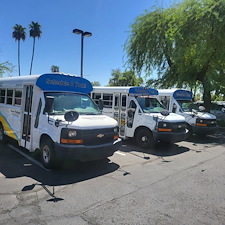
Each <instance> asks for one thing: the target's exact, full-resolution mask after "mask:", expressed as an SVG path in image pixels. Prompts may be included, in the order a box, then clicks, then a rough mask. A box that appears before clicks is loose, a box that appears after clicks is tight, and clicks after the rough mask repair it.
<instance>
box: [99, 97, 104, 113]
mask: <svg viewBox="0 0 225 225" xmlns="http://www.w3.org/2000/svg"><path fill="white" fill-rule="evenodd" d="M98 108H99V110H100V111H102V110H103V100H102V99H101V98H100V99H98Z"/></svg>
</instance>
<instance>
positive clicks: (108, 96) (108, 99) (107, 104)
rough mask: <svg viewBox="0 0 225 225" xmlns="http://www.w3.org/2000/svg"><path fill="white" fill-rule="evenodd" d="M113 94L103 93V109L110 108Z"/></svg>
mask: <svg viewBox="0 0 225 225" xmlns="http://www.w3.org/2000/svg"><path fill="white" fill-rule="evenodd" d="M112 103H113V94H108V93H103V105H104V107H105V108H112Z"/></svg>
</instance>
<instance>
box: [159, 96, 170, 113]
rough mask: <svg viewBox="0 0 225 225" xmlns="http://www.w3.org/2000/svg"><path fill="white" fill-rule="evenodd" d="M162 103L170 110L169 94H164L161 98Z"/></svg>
mask: <svg viewBox="0 0 225 225" xmlns="http://www.w3.org/2000/svg"><path fill="white" fill-rule="evenodd" d="M160 101H161V103H162V104H163V105H164V106H165V107H166V109H168V110H169V105H170V97H169V96H162V97H161V99H160Z"/></svg>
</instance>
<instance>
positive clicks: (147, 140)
mask: <svg viewBox="0 0 225 225" xmlns="http://www.w3.org/2000/svg"><path fill="white" fill-rule="evenodd" d="M135 141H136V143H137V145H138V146H140V147H142V148H151V147H153V146H154V140H153V135H152V132H151V131H150V130H149V129H147V128H141V129H139V130H137V132H136V134H135Z"/></svg>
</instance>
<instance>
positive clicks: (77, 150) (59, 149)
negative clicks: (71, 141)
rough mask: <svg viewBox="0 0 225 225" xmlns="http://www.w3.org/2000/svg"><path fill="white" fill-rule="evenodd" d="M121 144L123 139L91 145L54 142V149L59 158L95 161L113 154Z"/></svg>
mask: <svg viewBox="0 0 225 225" xmlns="http://www.w3.org/2000/svg"><path fill="white" fill-rule="evenodd" d="M121 145H122V141H121V139H117V140H116V141H114V142H111V143H107V144H102V145H91V146H85V145H68V144H59V143H54V150H55V154H56V157H57V158H58V159H69V160H79V161H93V160H99V159H104V158H107V157H109V156H112V155H113V153H114V152H115V151H117V150H118V149H119V147H120V146H121Z"/></svg>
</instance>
